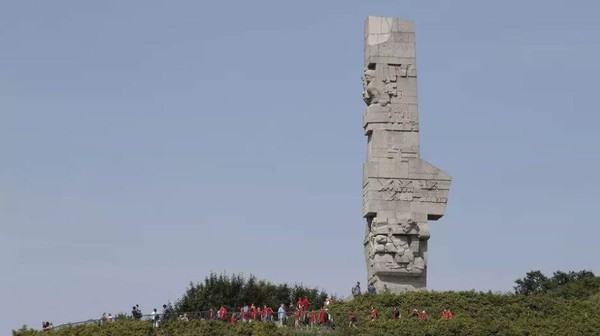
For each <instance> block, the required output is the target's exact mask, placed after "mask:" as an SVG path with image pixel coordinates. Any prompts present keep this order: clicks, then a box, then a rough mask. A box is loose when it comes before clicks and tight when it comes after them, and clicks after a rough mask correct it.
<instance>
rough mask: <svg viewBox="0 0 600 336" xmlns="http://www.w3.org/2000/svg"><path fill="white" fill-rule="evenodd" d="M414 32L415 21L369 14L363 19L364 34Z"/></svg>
mask: <svg viewBox="0 0 600 336" xmlns="http://www.w3.org/2000/svg"><path fill="white" fill-rule="evenodd" d="M392 32H403V33H414V32H415V23H414V21H412V20H407V19H402V18H399V17H389V16H374V15H369V16H367V18H366V19H365V34H366V35H372V34H389V33H392Z"/></svg>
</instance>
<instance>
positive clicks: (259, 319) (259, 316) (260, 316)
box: [254, 306, 263, 321]
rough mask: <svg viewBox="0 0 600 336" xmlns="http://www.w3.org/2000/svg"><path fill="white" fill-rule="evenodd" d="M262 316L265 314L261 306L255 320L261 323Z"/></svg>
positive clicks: (257, 309) (257, 308)
mask: <svg viewBox="0 0 600 336" xmlns="http://www.w3.org/2000/svg"><path fill="white" fill-rule="evenodd" d="M262 314H263V312H262V310H261V309H260V306H259V307H256V315H254V319H255V320H256V321H261V320H262Z"/></svg>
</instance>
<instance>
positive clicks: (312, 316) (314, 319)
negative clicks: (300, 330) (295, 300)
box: [310, 310, 317, 327]
mask: <svg viewBox="0 0 600 336" xmlns="http://www.w3.org/2000/svg"><path fill="white" fill-rule="evenodd" d="M316 322H317V312H315V311H314V310H313V311H311V312H310V326H311V327H312V326H314V325H315V323H316Z"/></svg>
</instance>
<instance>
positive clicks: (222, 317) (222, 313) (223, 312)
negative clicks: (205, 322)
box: [219, 306, 227, 321]
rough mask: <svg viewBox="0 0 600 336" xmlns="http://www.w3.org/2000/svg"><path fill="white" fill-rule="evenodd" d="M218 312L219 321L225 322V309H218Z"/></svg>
mask: <svg viewBox="0 0 600 336" xmlns="http://www.w3.org/2000/svg"><path fill="white" fill-rule="evenodd" d="M219 312H220V315H219V316H220V317H221V321H227V308H225V307H223V306H221V309H219Z"/></svg>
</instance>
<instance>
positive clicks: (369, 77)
mask: <svg viewBox="0 0 600 336" xmlns="http://www.w3.org/2000/svg"><path fill="white" fill-rule="evenodd" d="M375 77H376V72H375V70H370V69H365V72H364V74H363V90H364V91H363V99H364V101H365V103H367V105H371V104H376V103H378V102H379V90H378V89H377V86H376V85H375Z"/></svg>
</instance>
